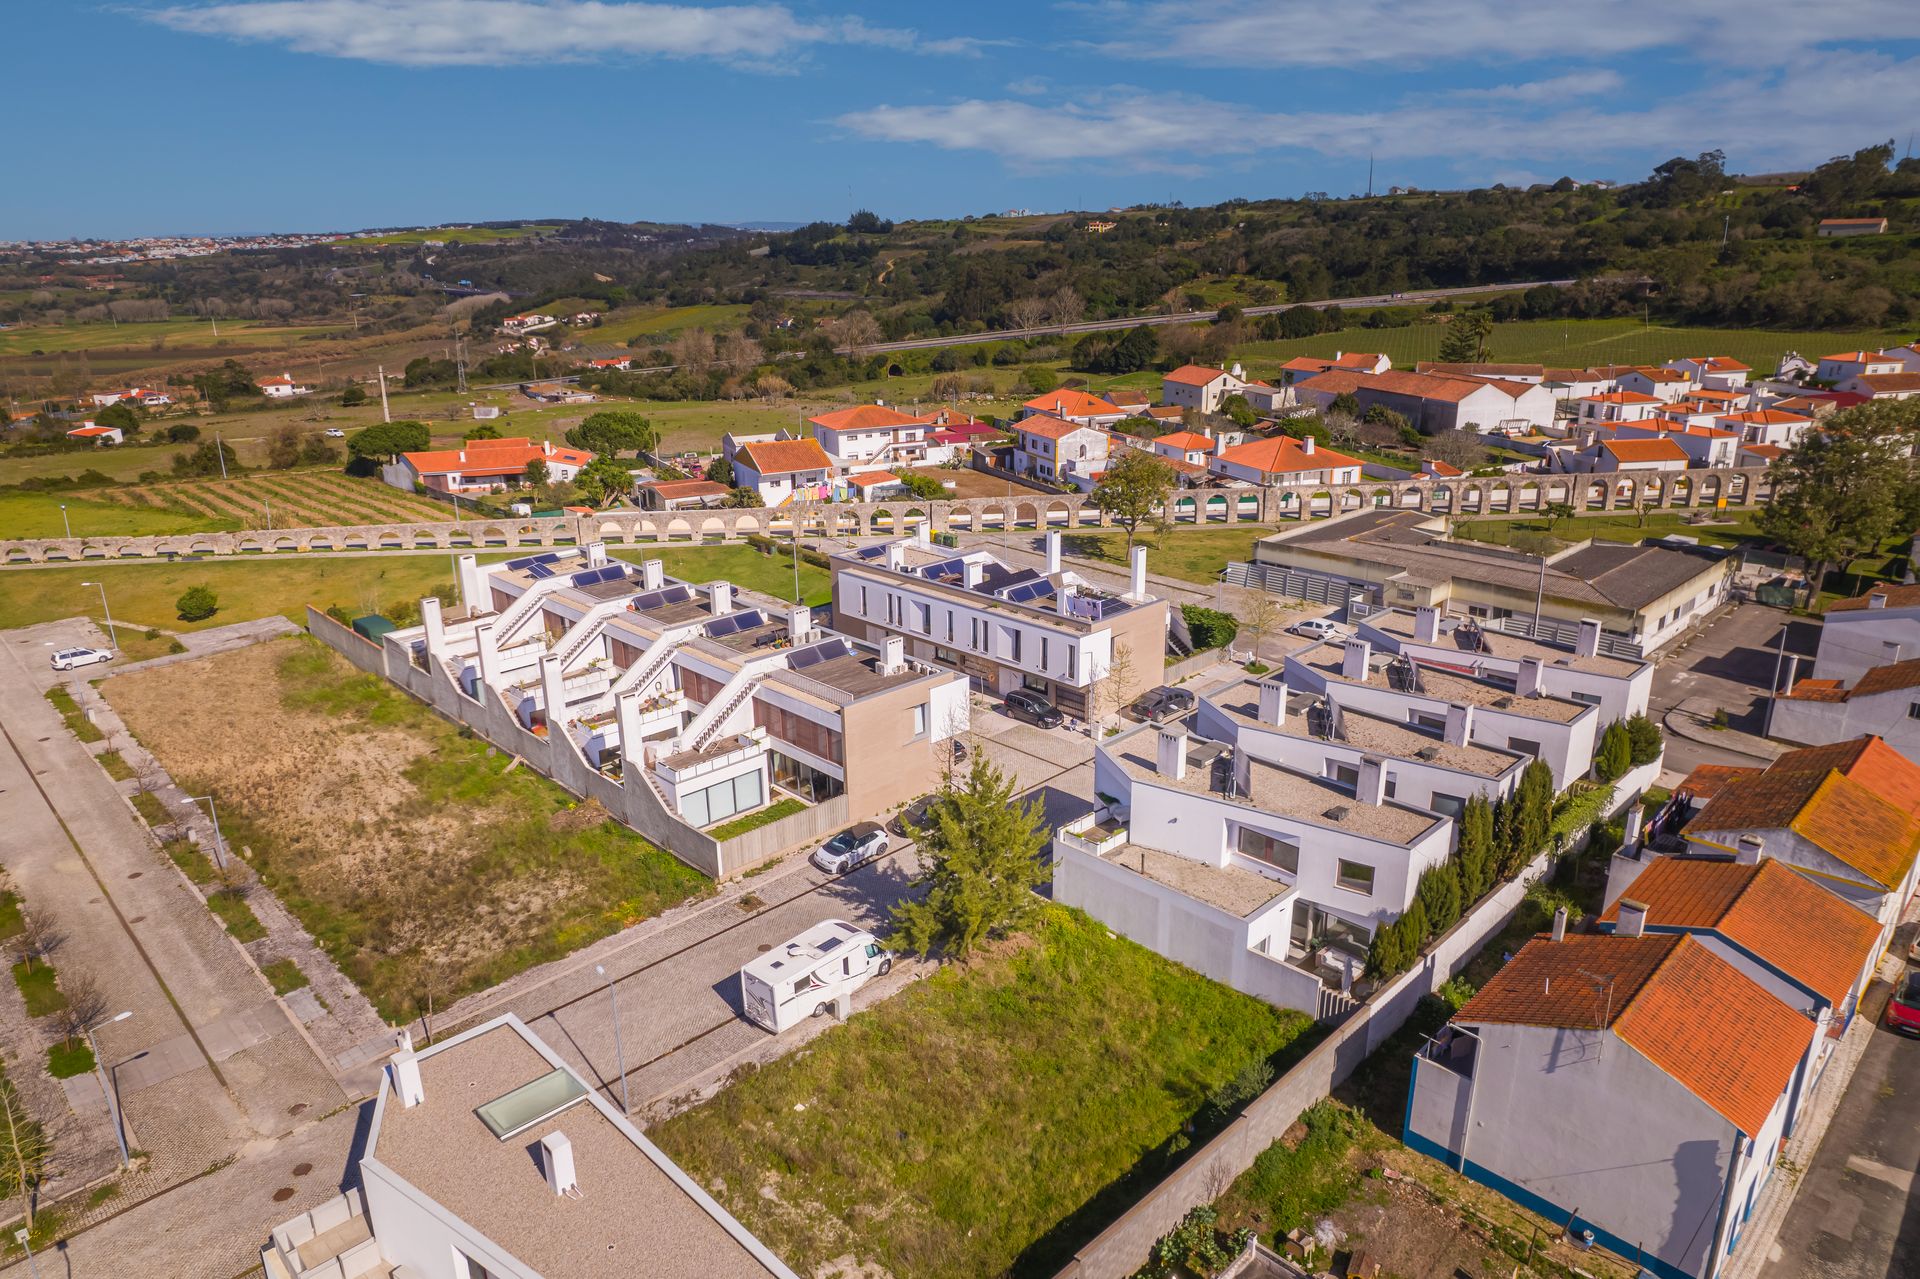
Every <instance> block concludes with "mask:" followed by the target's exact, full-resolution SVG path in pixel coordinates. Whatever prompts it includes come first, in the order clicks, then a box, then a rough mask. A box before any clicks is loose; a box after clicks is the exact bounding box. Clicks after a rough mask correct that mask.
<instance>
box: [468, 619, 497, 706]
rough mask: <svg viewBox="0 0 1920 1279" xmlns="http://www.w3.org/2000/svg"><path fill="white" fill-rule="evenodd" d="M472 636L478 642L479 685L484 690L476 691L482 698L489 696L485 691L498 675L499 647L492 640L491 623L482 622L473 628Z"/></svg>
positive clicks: (491, 685)
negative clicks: (481, 685) (482, 686)
mask: <svg viewBox="0 0 1920 1279" xmlns="http://www.w3.org/2000/svg"><path fill="white" fill-rule="evenodd" d="M473 636H474V638H475V639H477V640H478V641H480V683H481V684H483V685H485V687H484V688H480V689H476V690H475V692H477V693H478V694H479V695H480V696H481V697H482V698H486V697H488V696H491V695H490V694H489V693H488V692H487V691H486V689H487V688H491V687H493V682H494V680H495V679H496V678H498V676H499V674H500V646H499V645H498V644H496V643H495V642H494V639H493V623H492V622H483V623H481V624H480V625H479V626H476V627H474V628H473Z"/></svg>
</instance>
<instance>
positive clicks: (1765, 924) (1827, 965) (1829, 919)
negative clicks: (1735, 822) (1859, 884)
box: [1600, 857, 1880, 1008]
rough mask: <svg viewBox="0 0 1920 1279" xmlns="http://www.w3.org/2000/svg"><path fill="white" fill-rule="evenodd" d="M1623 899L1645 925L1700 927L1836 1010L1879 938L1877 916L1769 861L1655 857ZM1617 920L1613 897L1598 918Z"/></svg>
mask: <svg viewBox="0 0 1920 1279" xmlns="http://www.w3.org/2000/svg"><path fill="white" fill-rule="evenodd" d="M1626 895H1627V897H1628V898H1629V899H1630V900H1633V901H1637V902H1639V903H1641V904H1642V905H1644V906H1645V907H1646V908H1647V927H1649V928H1663V929H1672V928H1684V929H1706V930H1710V931H1713V932H1717V933H1719V934H1720V935H1721V936H1723V937H1725V938H1726V939H1727V940H1729V941H1731V942H1733V943H1734V944H1735V945H1738V946H1740V947H1742V948H1743V949H1745V950H1747V951H1749V952H1750V953H1752V954H1754V955H1756V956H1758V957H1759V958H1760V959H1761V960H1763V961H1764V962H1766V963H1768V964H1770V965H1772V966H1773V967H1775V968H1777V969H1779V970H1780V971H1781V972H1783V973H1785V974H1786V975H1787V976H1788V977H1789V978H1791V979H1792V980H1794V981H1796V982H1798V983H1799V984H1801V985H1802V986H1805V987H1806V988H1808V989H1809V990H1812V991H1814V992H1815V993H1816V994H1818V995H1819V996H1820V997H1821V998H1822V999H1824V1000H1826V1001H1827V1004H1828V1006H1829V1007H1832V1008H1841V1007H1844V1006H1845V1004H1846V1000H1847V996H1848V995H1849V994H1851V993H1852V991H1853V985H1854V983H1855V982H1856V981H1858V980H1859V978H1860V974H1861V973H1862V972H1864V971H1865V970H1866V966H1867V963H1868V961H1869V960H1870V959H1871V958H1872V957H1873V954H1874V951H1875V950H1876V949H1877V948H1878V946H1879V943H1880V921H1879V920H1877V919H1875V918H1874V917H1873V916H1872V915H1869V914H1867V912H1865V911H1864V910H1861V909H1860V908H1859V907H1857V906H1853V905H1850V904H1848V903H1847V902H1845V901H1843V900H1841V899H1840V897H1839V896H1838V895H1837V894H1835V893H1830V892H1828V891H1827V890H1826V889H1824V888H1821V887H1820V886H1819V885H1817V884H1815V883H1814V882H1813V881H1812V880H1810V879H1808V878H1807V877H1806V876H1805V875H1802V874H1800V873H1799V872H1797V871H1794V870H1791V869H1789V868H1788V867H1786V866H1784V865H1782V864H1781V863H1779V862H1777V861H1774V860H1772V859H1771V858H1762V859H1761V860H1760V861H1759V862H1756V863H1753V864H1751V865H1746V864H1742V863H1740V862H1729V861H1719V860H1715V859H1708V858H1696V857H1661V858H1658V859H1657V860H1655V861H1654V863H1653V864H1652V865H1651V866H1649V867H1647V869H1646V870H1644V871H1642V872H1641V873H1640V876H1639V878H1637V879H1635V880H1634V881H1633V884H1632V886H1631V887H1630V888H1628V889H1627V893H1626ZM1619 918H1620V906H1619V903H1618V902H1616V903H1614V904H1613V905H1612V906H1609V907H1608V908H1607V909H1606V912H1605V913H1604V914H1602V915H1601V916H1600V920H1601V922H1602V923H1615V922H1618V920H1619Z"/></svg>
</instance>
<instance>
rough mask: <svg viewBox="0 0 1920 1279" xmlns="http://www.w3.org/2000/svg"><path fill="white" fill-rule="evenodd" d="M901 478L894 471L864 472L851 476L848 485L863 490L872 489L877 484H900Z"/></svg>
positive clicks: (848, 478)
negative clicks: (856, 486)
mask: <svg viewBox="0 0 1920 1279" xmlns="http://www.w3.org/2000/svg"><path fill="white" fill-rule="evenodd" d="M899 482H900V477H899V476H897V475H895V474H894V473H893V472H892V471H862V472H861V473H860V474H858V475H849V476H848V477H847V483H849V484H855V485H858V486H859V487H861V488H871V487H872V486H873V485H875V484H898V483H899Z"/></svg>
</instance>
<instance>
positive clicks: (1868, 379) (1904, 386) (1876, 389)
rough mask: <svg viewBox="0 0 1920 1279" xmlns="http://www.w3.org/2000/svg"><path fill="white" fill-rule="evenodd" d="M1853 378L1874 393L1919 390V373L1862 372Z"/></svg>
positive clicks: (1889, 393)
mask: <svg viewBox="0 0 1920 1279" xmlns="http://www.w3.org/2000/svg"><path fill="white" fill-rule="evenodd" d="M1855 380H1856V381H1859V382H1863V383H1865V384H1866V388H1867V389H1868V390H1869V391H1872V392H1873V393H1874V394H1875V395H1881V394H1888V395H1891V394H1896V393H1899V392H1903V391H1905V392H1912V391H1920V373H1862V374H1861V375H1860V376H1859V377H1858V378H1857V379H1855Z"/></svg>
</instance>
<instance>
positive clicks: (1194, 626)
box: [1180, 604, 1240, 653]
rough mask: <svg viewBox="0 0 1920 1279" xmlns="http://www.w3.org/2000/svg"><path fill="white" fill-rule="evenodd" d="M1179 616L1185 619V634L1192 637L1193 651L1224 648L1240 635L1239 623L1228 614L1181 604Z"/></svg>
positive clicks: (1217, 610)
mask: <svg viewBox="0 0 1920 1279" xmlns="http://www.w3.org/2000/svg"><path fill="white" fill-rule="evenodd" d="M1180 615H1181V616H1182V617H1184V618H1186V619H1187V633H1188V634H1189V635H1191V636H1192V637H1193V651H1194V652H1196V653H1198V652H1202V651H1204V650H1206V649H1210V648H1225V647H1226V646H1227V645H1229V644H1231V643H1233V637H1234V636H1235V635H1238V634H1239V633H1240V623H1239V621H1238V620H1237V619H1235V618H1234V616H1233V615H1232V614H1230V613H1222V612H1221V611H1220V610H1219V609H1217V608H1202V607H1201V606H1200V605H1198V604H1182V605H1181V606H1180Z"/></svg>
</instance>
